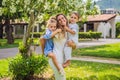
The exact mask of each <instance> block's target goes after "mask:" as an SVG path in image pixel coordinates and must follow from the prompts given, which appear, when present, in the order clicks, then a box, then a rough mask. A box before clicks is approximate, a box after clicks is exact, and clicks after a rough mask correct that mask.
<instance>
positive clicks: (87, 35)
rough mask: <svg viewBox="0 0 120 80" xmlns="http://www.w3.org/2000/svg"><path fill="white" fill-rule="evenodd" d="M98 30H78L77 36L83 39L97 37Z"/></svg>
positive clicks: (99, 34) (98, 35)
mask: <svg viewBox="0 0 120 80" xmlns="http://www.w3.org/2000/svg"><path fill="white" fill-rule="evenodd" d="M101 34H102V33H100V32H91V31H90V32H79V38H83V39H99V38H100V37H101Z"/></svg>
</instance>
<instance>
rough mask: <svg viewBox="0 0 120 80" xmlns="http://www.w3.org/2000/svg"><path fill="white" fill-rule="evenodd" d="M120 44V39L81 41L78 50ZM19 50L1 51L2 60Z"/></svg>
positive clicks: (39, 51)
mask: <svg viewBox="0 0 120 80" xmlns="http://www.w3.org/2000/svg"><path fill="white" fill-rule="evenodd" d="M117 42H120V39H99V40H92V41H91V40H89V41H80V42H79V44H78V48H83V47H90V46H98V45H104V44H111V43H117ZM18 52H19V51H18V48H7V49H0V59H3V58H8V57H14V56H15V55H16V54H18ZM35 52H36V53H38V54H40V53H41V48H40V46H39V47H37V48H36V51H35Z"/></svg>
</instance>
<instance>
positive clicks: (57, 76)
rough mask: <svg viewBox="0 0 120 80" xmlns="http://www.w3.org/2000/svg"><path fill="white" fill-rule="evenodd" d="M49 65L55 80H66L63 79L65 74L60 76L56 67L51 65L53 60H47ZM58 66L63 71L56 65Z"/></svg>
mask: <svg viewBox="0 0 120 80" xmlns="http://www.w3.org/2000/svg"><path fill="white" fill-rule="evenodd" d="M49 64H50V66H51V68H52V70H53V72H54V75H55V80H66V77H65V74H64V75H61V74H60V73H59V72H58V70H57V68H56V66H55V65H54V63H53V60H52V59H51V58H49ZM58 64H59V65H60V68H61V69H62V70H63V71H64V69H63V67H62V64H60V63H58Z"/></svg>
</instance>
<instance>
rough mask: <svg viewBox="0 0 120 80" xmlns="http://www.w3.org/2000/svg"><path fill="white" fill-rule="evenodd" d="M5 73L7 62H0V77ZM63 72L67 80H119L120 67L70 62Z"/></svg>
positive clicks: (5, 74)
mask: <svg viewBox="0 0 120 80" xmlns="http://www.w3.org/2000/svg"><path fill="white" fill-rule="evenodd" d="M7 71H8V60H4V59H3V60H0V75H1V76H0V77H3V76H7V75H8V73H7ZM65 72H66V78H67V80H120V65H113V64H102V63H95V62H84V61H72V63H71V65H70V66H69V67H67V68H65ZM48 73H49V74H53V73H51V70H50V72H48Z"/></svg>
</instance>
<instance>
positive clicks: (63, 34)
mask: <svg viewBox="0 0 120 80" xmlns="http://www.w3.org/2000/svg"><path fill="white" fill-rule="evenodd" d="M60 15H62V16H64V18H65V19H66V25H67V26H68V19H67V18H66V16H65V15H64V14H62V13H61V14H57V15H56V20H57V28H60V29H61V30H62V35H60V34H59V38H61V37H65V32H66V31H65V30H64V28H63V26H62V25H61V24H60V23H59V20H58V17H59V16H60Z"/></svg>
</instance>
